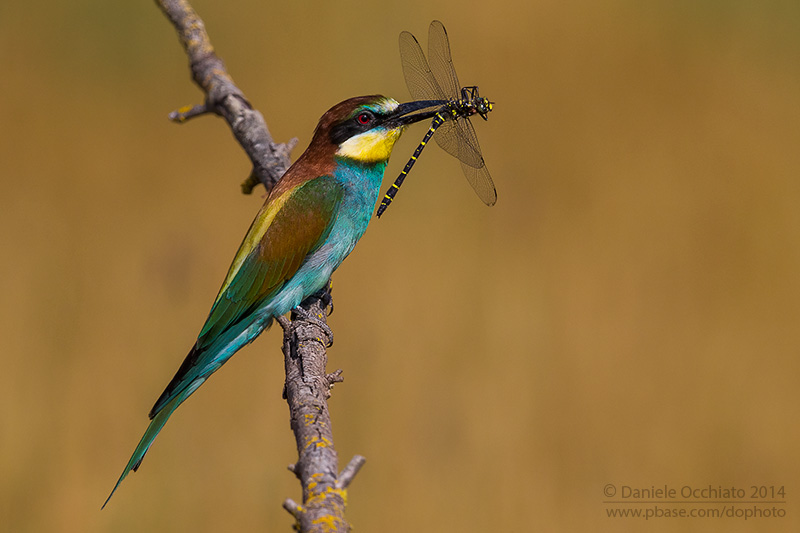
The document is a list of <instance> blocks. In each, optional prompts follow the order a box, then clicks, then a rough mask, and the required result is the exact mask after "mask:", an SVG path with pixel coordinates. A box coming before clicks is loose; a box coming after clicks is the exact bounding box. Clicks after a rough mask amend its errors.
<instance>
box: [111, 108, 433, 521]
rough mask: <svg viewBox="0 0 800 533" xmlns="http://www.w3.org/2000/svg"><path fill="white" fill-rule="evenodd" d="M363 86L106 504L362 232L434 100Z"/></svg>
mask: <svg viewBox="0 0 800 533" xmlns="http://www.w3.org/2000/svg"><path fill="white" fill-rule="evenodd" d="M436 104H438V102H435V101H434V102H429V101H420V102H410V103H406V104H398V103H397V101H395V100H393V99H391V98H387V97H384V96H379V95H373V96H361V97H357V98H351V99H349V100H345V101H344V102H341V103H340V104H337V105H335V106H333V107H332V108H331V109H329V110H328V111H327V112H326V113H325V114H324V115H322V118H321V119H320V121H319V124H318V125H317V129H316V130H315V131H314V137H313V138H312V140H311V144H309V146H308V148H306V151H305V152H303V155H301V156H300V158H299V159H298V160H297V161H295V163H294V164H293V165H292V166H291V167H290V168H289V170H287V171H286V174H284V176H283V178H282V179H281V180H280V181H279V182H278V183H277V184H276V185H275V187H274V188H273V190H272V191H271V192H270V194H269V196H268V197H267V200H266V201H265V203H264V206H263V207H262V208H261V210H260V211H259V212H258V215H257V216H256V218H255V220H254V221H253V223H252V225H251V226H250V229H249V230H248V232H247V235H245V237H244V241H243V242H242V244H241V246H240V247H239V251H238V252H237V253H236V256H235V257H234V258H233V264H232V265H231V267H230V270H229V271H228V275H227V276H226V277H225V281H224V282H223V283H222V288H221V289H220V291H219V294H218V295H217V299H216V300H215V301H214V306H213V307H212V308H211V312H210V313H209V315H208V318H207V319H206V323H205V324H204V325H203V328H202V329H201V330H200V335H199V336H198V337H197V342H196V343H195V345H194V346H193V347H192V349H191V350H190V351H189V355H187V356H186V359H185V360H184V361H183V364H181V366H180V368H179V369H178V372H177V373H176V374H175V377H173V378H172V381H170V383H169V385H167V388H166V389H165V390H164V392H163V393H162V394H161V396H160V397H159V398H158V400H157V401H156V403H155V405H154V406H153V409H152V410H151V411H150V419H151V422H150V425H149V426H148V427H147V430H146V431H145V433H144V436H143V437H142V440H141V441H140V442H139V445H138V446H137V447H136V450H135V451H134V452H133V456H132V457H131V458H130V461H128V464H127V465H126V466H125V469H124V470H123V471H122V475H121V476H120V478H119V480H118V481H117V483H116V485H114V489H113V490H112V491H111V494H110V495H109V496H108V499H107V500H106V502H105V503H104V504H103V507H105V505H106V504H107V503H108V500H110V499H111V496H113V495H114V492H115V491H116V490H117V487H119V484H120V483H121V482H122V480H123V479H125V477H126V476H127V475H128V473H129V472H130V471H132V470H133V471H136V469H137V468H139V465H140V464H141V463H142V459H143V458H144V455H145V454H146V453H147V450H148V449H150V445H152V444H153V440H154V439H155V438H156V436H157V435H158V433H159V432H160V431H161V429H162V428H163V427H164V424H166V422H167V419H169V417H170V415H172V413H173V412H174V411H175V409H176V408H177V407H178V406H179V405H180V404H181V403H183V402H184V401H185V400H186V398H188V397H189V396H190V395H191V394H192V393H193V392H194V391H196V390H197V389H198V387H200V385H202V384H203V383H204V382H205V381H206V379H208V377H209V376H211V374H213V373H214V372H215V371H216V370H217V369H218V368H219V367H221V366H222V365H223V364H225V362H226V361H227V360H228V359H230V358H231V356H232V355H233V354H234V353H236V352H237V351H238V350H239V349H240V348H241V347H242V346H244V345H245V344H247V343H249V342H251V341H253V340H254V339H255V338H256V337H257V336H258V335H259V334H260V333H261V332H262V331H264V330H265V329H267V328H268V327H269V326H270V324H271V323H272V319H273V318H275V317H278V316H281V315H284V314H286V313H288V312H289V311H291V310H292V309H294V308H296V307H297V306H298V305H299V304H300V302H302V301H303V300H305V299H306V298H307V297H308V296H310V295H312V294H313V293H315V292H316V291H318V290H319V289H321V288H322V287H324V286H325V285H326V283H327V282H328V280H329V279H330V277H331V274H332V273H333V271H334V270H336V268H337V267H338V266H339V265H340V264H341V263H342V261H344V258H345V257H347V255H348V254H349V253H350V252H352V251H353V247H354V246H355V245H356V243H357V242H358V240H359V239H360V238H361V236H362V235H363V234H364V231H365V230H366V229H367V224H368V223H369V221H370V219H371V217H372V211H373V209H374V207H375V203H376V202H377V199H378V195H379V192H380V186H381V180H382V179H383V172H384V170H385V169H386V163H387V162H388V160H389V155H390V154H391V153H392V148H393V147H394V143H395V141H397V139H398V138H399V137H400V135H401V133H402V132H403V129H404V127H405V126H406V125H407V124H411V123H413V122H417V121H419V120H424V119H426V118H430V117H431V116H432V113H431V112H423V113H417V114H413V115H412V114H410V113H413V112H415V111H421V110H423V109H425V108H429V107H431V106H432V105H436Z"/></svg>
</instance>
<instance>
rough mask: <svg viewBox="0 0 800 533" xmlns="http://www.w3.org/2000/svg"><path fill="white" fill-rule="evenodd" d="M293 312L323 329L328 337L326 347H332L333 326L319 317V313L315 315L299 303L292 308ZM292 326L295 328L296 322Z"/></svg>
mask: <svg viewBox="0 0 800 533" xmlns="http://www.w3.org/2000/svg"><path fill="white" fill-rule="evenodd" d="M292 313H294V314H296V315H298V316H299V317H301V318H302V319H303V320H305V321H306V322H310V323H312V324H314V325H315V326H317V327H318V328H319V329H321V330H322V331H323V333H325V336H326V337H328V340H327V342H326V343H325V347H326V348H330V347H331V346H333V330H331V328H330V327H329V326H328V324H327V323H325V321H324V320H323V319H321V318H319V317H318V316H317V315H315V314H314V313H312V312H311V311H309V310H308V309H305V308H303V307H302V306H299V305H298V306H297V307H295V308H294V309H292ZM292 327H293V328H294V327H295V325H294V322H292Z"/></svg>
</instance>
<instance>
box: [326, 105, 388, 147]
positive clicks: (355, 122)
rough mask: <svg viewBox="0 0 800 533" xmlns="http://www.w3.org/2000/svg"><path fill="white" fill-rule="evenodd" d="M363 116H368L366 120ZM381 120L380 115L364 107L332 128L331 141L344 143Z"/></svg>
mask: <svg viewBox="0 0 800 533" xmlns="http://www.w3.org/2000/svg"><path fill="white" fill-rule="evenodd" d="M365 115H366V117H365ZM362 117H363V118H366V121H365V122H362V120H361V119H362ZM379 121H380V117H379V116H378V115H376V114H375V113H373V112H372V111H370V110H368V109H362V110H361V111H359V112H358V113H356V114H355V115H354V116H353V115H351V118H349V119H347V120H345V121H344V122H342V123H341V124H337V125H336V126H334V127H333V128H331V141H332V142H333V143H334V144H342V143H343V142H345V141H346V140H347V139H349V138H350V137H354V136H356V135H358V134H359V133H364V132H365V131H368V130H371V129H372V128H374V127H375V125H376V124H378V122H379Z"/></svg>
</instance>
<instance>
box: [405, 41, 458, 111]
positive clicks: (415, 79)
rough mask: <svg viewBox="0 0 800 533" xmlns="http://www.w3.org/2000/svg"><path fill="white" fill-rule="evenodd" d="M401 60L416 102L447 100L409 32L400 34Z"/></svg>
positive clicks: (417, 43) (407, 83) (409, 90)
mask: <svg viewBox="0 0 800 533" xmlns="http://www.w3.org/2000/svg"><path fill="white" fill-rule="evenodd" d="M400 60H401V62H402V64H403V76H404V77H405V79H406V85H407V86H408V92H410V93H411V96H412V97H413V98H414V99H415V100H429V99H435V100H444V99H447V97H446V96H445V94H444V92H443V91H442V89H441V87H439V84H438V83H436V78H434V77H433V73H432V72H431V69H430V67H429V66H428V60H427V59H425V54H424V53H423V52H422V47H420V45H419V42H418V41H417V38H416V37H414V36H413V35H412V34H411V33H409V32H407V31H404V32H401V33H400Z"/></svg>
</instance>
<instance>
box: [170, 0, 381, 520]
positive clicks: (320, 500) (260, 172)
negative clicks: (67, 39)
mask: <svg viewBox="0 0 800 533" xmlns="http://www.w3.org/2000/svg"><path fill="white" fill-rule="evenodd" d="M156 3H157V4H158V6H159V7H160V8H161V10H162V11H163V12H164V14H165V15H166V16H167V18H168V19H169V20H170V22H171V23H172V25H173V26H174V27H175V30H176V31H177V33H178V37H179V39H180V41H181V44H182V45H183V48H184V50H185V51H186V54H187V56H188V57H189V67H190V69H191V71H192V78H193V79H194V81H195V83H196V84H197V85H198V86H199V87H200V88H201V89H202V91H203V93H204V94H205V102H204V103H203V104H199V105H195V106H185V107H182V108H180V109H178V110H176V111H173V112H172V113H170V115H169V118H170V120H173V121H175V122H179V123H183V122H186V121H187V120H189V119H191V118H194V117H197V116H200V115H204V114H208V113H213V114H216V115H219V116H221V117H222V118H224V119H225V121H226V122H227V123H228V125H229V126H230V128H231V131H232V132H233V135H234V137H235V138H236V140H237V141H238V143H239V144H240V145H241V146H242V148H243V149H244V151H245V153H246V154H247V156H248V157H249V158H250V161H251V162H252V164H253V170H252V172H251V174H250V177H248V178H247V180H246V181H245V182H244V183H242V191H243V192H244V193H245V194H250V192H251V191H252V190H253V188H254V187H255V186H256V185H257V184H258V183H261V184H262V185H264V187H265V188H266V189H267V191H270V190H272V188H273V187H274V185H275V183H277V182H278V180H279V179H280V177H281V176H282V175H283V173H284V172H285V171H286V169H287V168H289V164H290V159H289V153H290V152H291V150H292V148H294V146H295V144H296V143H297V139H292V140H291V141H289V142H288V143H283V144H276V143H275V142H274V141H273V140H272V136H271V135H270V133H269V130H268V129H267V124H266V122H265V121H264V117H263V116H262V115H261V113H259V112H258V111H257V110H255V109H253V106H252V105H250V102H248V101H247V98H245V96H244V93H243V92H242V91H241V90H240V89H239V88H238V87H237V86H236V84H235V83H234V82H233V79H232V78H231V77H230V75H229V74H228V73H227V71H226V70H225V65H224V63H223V62H222V60H221V59H220V58H219V56H217V54H216V53H215V52H214V48H213V46H211V41H210V39H209V37H208V34H207V33H206V31H205V25H204V24H203V21H202V20H201V19H200V17H199V16H198V15H197V13H196V12H195V11H194V9H192V7H191V6H190V5H189V2H188V1H187V0H156ZM328 304H330V286H329V287H327V288H326V289H324V290H323V291H320V292H319V293H317V294H315V295H313V296H311V297H309V298H308V299H306V301H304V302H303V303H302V304H301V306H300V307H301V308H302V309H300V310H299V311H295V312H293V313H292V315H291V321H290V320H288V319H286V318H285V317H279V318H278V322H279V323H280V325H281V327H283V330H284V336H283V353H284V360H285V366H286V384H285V388H284V396H285V398H286V401H287V403H288V404H289V413H290V416H291V427H292V431H293V432H294V434H295V440H296V442H297V453H298V461H297V463H295V464H294V465H292V466H290V467H289V469H290V470H291V471H292V472H294V473H295V475H296V476H297V477H298V479H299V480H300V483H301V485H302V490H303V500H302V501H303V503H302V504H297V503H295V502H294V501H292V500H291V499H287V500H286V501H285V502H284V503H283V506H284V508H285V509H286V510H287V511H289V512H290V513H291V514H292V516H294V518H295V520H296V525H295V529H296V530H297V531H301V532H315V533H317V532H319V533H321V532H343V531H349V530H350V526H349V524H348V523H347V521H346V520H345V518H344V508H345V504H346V501H347V494H346V492H347V486H348V485H349V484H350V482H351V481H352V480H353V477H354V476H355V475H356V473H357V472H358V470H359V469H360V468H361V466H362V465H363V464H364V461H365V459H364V458H363V457H361V456H359V455H356V456H355V457H354V458H353V459H352V460H351V461H350V463H349V464H348V465H347V466H346V467H345V469H344V470H343V471H342V472H341V474H338V473H337V472H338V458H337V455H336V450H335V448H334V446H333V433H332V430H331V419H330V413H329V411H328V402H327V400H328V398H329V397H330V390H331V388H332V387H333V384H334V383H337V382H340V381H342V378H341V370H339V371H337V372H335V373H333V374H327V373H326V370H325V367H326V363H327V353H326V348H327V347H329V346H330V344H331V343H332V341H333V339H332V338H330V337H332V333H331V332H330V329H329V328H328V326H327V323H326V318H327V312H326V308H327V305H328Z"/></svg>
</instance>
